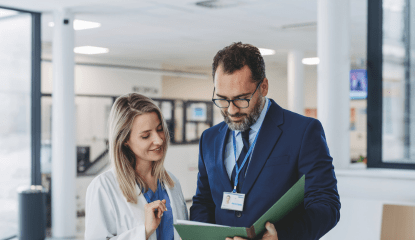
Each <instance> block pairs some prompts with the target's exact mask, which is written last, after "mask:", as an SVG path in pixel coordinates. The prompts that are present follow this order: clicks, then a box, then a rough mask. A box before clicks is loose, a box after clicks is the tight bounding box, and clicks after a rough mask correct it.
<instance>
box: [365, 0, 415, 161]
mask: <svg viewBox="0 0 415 240" xmlns="http://www.w3.org/2000/svg"><path fill="white" fill-rule="evenodd" d="M368 10H369V11H368V29H369V31H368V64H367V65H368V82H369V83H368V92H369V93H368V167H381V168H407V169H415V25H414V24H413V23H414V22H415V0H383V3H382V1H377V0H370V1H369V4H368ZM410 23H412V24H410Z"/></svg>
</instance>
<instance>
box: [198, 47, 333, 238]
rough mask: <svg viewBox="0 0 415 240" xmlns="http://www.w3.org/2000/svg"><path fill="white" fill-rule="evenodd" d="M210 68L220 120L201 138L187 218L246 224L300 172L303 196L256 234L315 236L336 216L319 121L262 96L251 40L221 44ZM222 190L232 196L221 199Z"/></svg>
mask: <svg viewBox="0 0 415 240" xmlns="http://www.w3.org/2000/svg"><path fill="white" fill-rule="evenodd" d="M212 75H213V83H214V88H213V97H212V101H213V102H214V104H215V105H216V106H217V107H219V108H220V109H221V113H222V115H223V117H224V122H221V123H219V124H217V125H215V126H213V127H211V128H209V129H207V130H206V131H204V132H203V134H202V136H201V138H200V142H199V173H198V180H197V190H196V194H195V196H194V197H193V205H192V207H191V208H190V219H191V220H193V221H199V222H206V223H215V224H221V225H227V226H236V227H250V226H252V224H253V223H254V222H255V221H256V220H257V219H258V218H259V217H261V216H262V215H263V214H264V213H265V212H266V211H267V210H268V209H269V208H270V207H271V206H272V205H273V204H274V203H275V202H276V201H277V200H278V199H279V198H280V197H281V196H282V195H284V193H285V192H286V191H287V190H288V189H290V188H291V187H292V186H293V185H294V183H296V182H297V180H298V179H300V178H301V177H302V176H303V175H305V187H304V202H303V204H300V206H298V207H297V208H296V209H295V210H293V211H292V212H291V213H290V214H288V215H287V216H286V217H284V218H283V219H282V220H281V221H279V222H278V223H277V224H276V225H275V226H274V225H273V224H272V223H267V224H266V229H267V231H266V232H265V234H264V235H263V236H261V237H262V239H274V240H275V239H279V240H286V239H307V240H310V239H320V237H322V236H323V235H324V234H326V233H327V232H328V231H329V230H330V229H332V228H333V227H334V226H335V225H336V224H337V222H338V221H339V219H340V212H339V211H340V199H339V194H338V192H337V180H336V176H335V173H334V167H333V164H332V161H333V159H332V157H331V156H330V153H329V149H328V147H327V143H326V138H325V135H324V130H323V127H322V125H321V123H320V122H319V121H318V120H316V119H313V118H307V117H304V116H302V115H299V114H296V113H293V112H290V111H288V110H285V109H283V108H281V107H280V106H279V105H278V104H277V103H275V101H274V100H272V99H269V98H267V97H266V95H267V93H268V84H269V82H268V79H267V78H266V76H265V63H264V59H263V58H262V56H261V54H260V52H259V50H258V48H256V47H254V46H252V45H249V44H242V43H240V42H239V43H233V44H232V45H230V46H227V47H225V48H224V49H222V50H220V51H219V52H218V53H217V54H216V56H215V57H214V60H213V64H212ZM228 194H234V195H235V196H236V197H233V198H232V199H236V200H235V202H234V203H231V204H230V205H224V204H223V202H224V201H226V200H225V196H227V195H228ZM238 199H240V200H238ZM228 206H231V207H228ZM227 239H230V238H227ZM234 239H235V240H237V239H241V238H239V237H235V238H234Z"/></svg>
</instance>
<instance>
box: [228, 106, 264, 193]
mask: <svg viewBox="0 0 415 240" xmlns="http://www.w3.org/2000/svg"><path fill="white" fill-rule="evenodd" d="M270 106H271V101H269V102H268V107H267V112H268V109H269V107H270ZM261 128H262V124H261V127H259V129H258V133H257V134H256V136H255V140H254V142H253V143H252V144H251V146H250V147H249V150H248V152H247V153H246V155H245V158H244V160H243V162H242V164H241V167H240V168H239V167H238V162H237V161H238V159H237V158H236V140H235V131H233V134H232V139H233V153H234V154H235V173H236V174H235V181H234V188H233V191H232V192H233V193H236V187H237V186H238V180H239V178H238V176H239V172H240V171H241V169H242V168H243V167H244V165H245V163H246V160H247V159H248V157H249V155H251V152H252V150H253V149H254V146H255V144H256V141H257V139H258V135H259V132H260V131H261Z"/></svg>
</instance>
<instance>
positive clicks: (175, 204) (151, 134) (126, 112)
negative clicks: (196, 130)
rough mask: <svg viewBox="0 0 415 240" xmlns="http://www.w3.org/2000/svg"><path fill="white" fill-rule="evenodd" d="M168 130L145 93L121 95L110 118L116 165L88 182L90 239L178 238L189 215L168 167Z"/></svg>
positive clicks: (87, 235)
mask: <svg viewBox="0 0 415 240" xmlns="http://www.w3.org/2000/svg"><path fill="white" fill-rule="evenodd" d="M169 139H170V137H169V132H168V129H167V126H166V122H165V120H164V118H163V116H162V114H161V112H160V109H159V108H158V107H157V106H156V105H155V104H154V102H153V101H152V100H151V99H149V98H148V97H145V96H143V95H140V94H136V93H130V94H127V95H124V96H121V97H119V98H118V99H117V100H116V101H115V103H114V105H113V106H112V109H111V113H110V118H109V154H110V158H111V161H112V164H113V169H111V170H109V171H107V172H104V173H102V174H100V175H99V176H97V177H96V178H95V179H94V180H93V181H92V182H91V184H90V185H89V186H88V189H87V193H86V204H85V210H86V215H85V217H86V218H85V239H86V240H92V239H102V240H106V239H118V240H121V239H137V240H146V239H150V240H156V239H158V240H173V239H174V240H178V239H180V237H179V235H178V234H177V232H176V230H175V229H174V227H173V223H174V222H175V221H176V220H177V219H185V220H186V219H187V218H188V214H187V208H186V204H185V201H184V198H183V194H182V190H181V187H180V183H179V181H178V180H177V179H176V178H175V177H174V176H173V174H171V173H168V172H167V171H166V170H165V169H164V166H163V163H164V158H165V156H166V152H167V147H168V145H169Z"/></svg>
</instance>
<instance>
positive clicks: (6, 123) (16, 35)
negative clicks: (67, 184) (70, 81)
mask: <svg viewBox="0 0 415 240" xmlns="http://www.w3.org/2000/svg"><path fill="white" fill-rule="evenodd" d="M0 36H1V37H0V81H1V90H0V122H1V124H0V239H5V238H9V237H12V236H15V235H17V228H18V226H17V224H18V222H17V221H18V218H17V216H18V198H17V188H18V187H19V186H21V185H25V186H27V185H30V184H40V171H39V167H40V166H39V164H38V163H39V156H40V145H39V146H38V145H37V143H39V144H40V141H39V140H40V139H37V138H38V137H39V136H40V129H39V128H40V127H39V126H40V14H39V13H29V12H25V11H19V10H14V9H5V8H1V7H0Z"/></svg>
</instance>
